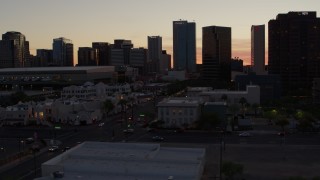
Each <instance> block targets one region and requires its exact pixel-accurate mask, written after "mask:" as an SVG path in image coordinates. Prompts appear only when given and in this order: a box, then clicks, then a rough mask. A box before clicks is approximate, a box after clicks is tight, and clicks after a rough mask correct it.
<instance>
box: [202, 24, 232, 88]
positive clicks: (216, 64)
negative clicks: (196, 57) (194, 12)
mask: <svg viewBox="0 0 320 180" xmlns="http://www.w3.org/2000/svg"><path fill="white" fill-rule="evenodd" d="M230 63H231V28H230V27H220V26H208V27H203V28H202V78H203V79H205V80H222V81H228V82H229V81H230V80H231V67H230Z"/></svg>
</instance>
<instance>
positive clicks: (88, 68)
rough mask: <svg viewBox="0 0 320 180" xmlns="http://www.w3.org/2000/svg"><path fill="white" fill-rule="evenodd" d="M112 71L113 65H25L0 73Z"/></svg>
mask: <svg viewBox="0 0 320 180" xmlns="http://www.w3.org/2000/svg"><path fill="white" fill-rule="evenodd" d="M99 70H103V71H114V70H115V66H61V67H60V66H59V67H25V68H4V69H0V73H6V72H7V73H8V72H42V71H46V72H52V71H99Z"/></svg>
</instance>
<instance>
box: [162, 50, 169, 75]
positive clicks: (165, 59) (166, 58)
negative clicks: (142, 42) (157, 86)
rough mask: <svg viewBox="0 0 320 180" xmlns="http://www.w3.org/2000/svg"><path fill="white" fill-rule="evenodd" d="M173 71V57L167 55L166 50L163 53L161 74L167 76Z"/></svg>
mask: <svg viewBox="0 0 320 180" xmlns="http://www.w3.org/2000/svg"><path fill="white" fill-rule="evenodd" d="M170 69H171V55H170V54H167V51H166V50H163V51H162V54H161V58H160V63H159V72H160V74H167V73H168V71H169V70H170Z"/></svg>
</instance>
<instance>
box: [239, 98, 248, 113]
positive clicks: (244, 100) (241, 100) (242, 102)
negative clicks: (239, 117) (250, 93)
mask: <svg viewBox="0 0 320 180" xmlns="http://www.w3.org/2000/svg"><path fill="white" fill-rule="evenodd" d="M239 103H240V104H241V107H242V112H243V116H244V105H245V104H246V103H247V99H246V98H244V97H241V98H240V100H239Z"/></svg>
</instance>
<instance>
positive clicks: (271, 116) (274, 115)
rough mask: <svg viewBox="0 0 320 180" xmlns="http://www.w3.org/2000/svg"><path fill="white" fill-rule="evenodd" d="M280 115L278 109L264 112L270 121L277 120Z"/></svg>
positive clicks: (264, 115)
mask: <svg viewBox="0 0 320 180" xmlns="http://www.w3.org/2000/svg"><path fill="white" fill-rule="evenodd" d="M277 116H278V111H277V110H275V109H273V110H271V111H266V112H264V113H263V117H264V118H267V119H268V121H269V122H272V121H275V120H276V118H277Z"/></svg>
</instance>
